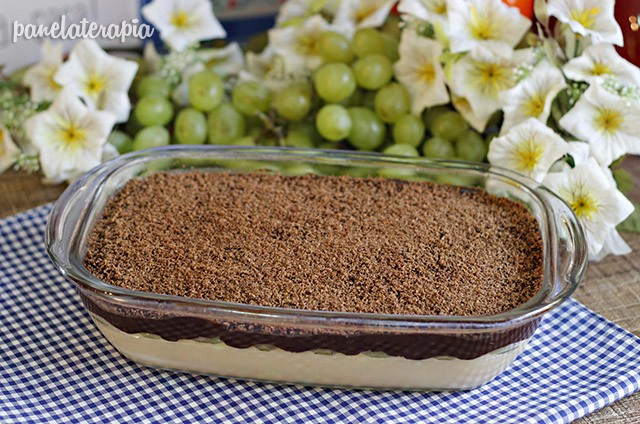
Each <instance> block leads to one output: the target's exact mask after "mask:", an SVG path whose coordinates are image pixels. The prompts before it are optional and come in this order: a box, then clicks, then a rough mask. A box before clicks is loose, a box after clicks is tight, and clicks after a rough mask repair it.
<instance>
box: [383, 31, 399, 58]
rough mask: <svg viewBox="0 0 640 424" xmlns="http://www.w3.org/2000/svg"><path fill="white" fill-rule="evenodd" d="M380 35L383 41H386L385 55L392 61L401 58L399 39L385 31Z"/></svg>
mask: <svg viewBox="0 0 640 424" xmlns="http://www.w3.org/2000/svg"><path fill="white" fill-rule="evenodd" d="M380 35H381V36H382V42H383V43H384V45H383V47H384V55H385V56H387V58H389V60H390V61H391V62H392V63H395V62H397V61H398V60H399V59H400V52H399V50H398V44H399V43H398V39H397V38H395V37H393V36H391V35H389V34H387V33H384V32H383V33H382V34H380Z"/></svg>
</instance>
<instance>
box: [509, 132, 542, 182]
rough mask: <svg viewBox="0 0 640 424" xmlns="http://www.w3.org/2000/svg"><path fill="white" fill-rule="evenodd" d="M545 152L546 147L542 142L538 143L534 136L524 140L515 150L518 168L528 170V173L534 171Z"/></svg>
mask: <svg viewBox="0 0 640 424" xmlns="http://www.w3.org/2000/svg"><path fill="white" fill-rule="evenodd" d="M543 153H544V147H543V145H542V143H536V141H535V140H534V139H532V138H531V139H528V140H524V141H523V142H522V143H520V145H519V146H518V147H517V148H516V149H515V151H514V155H515V162H516V166H517V168H518V170H520V171H526V172H527V173H530V172H532V171H533V170H534V169H535V168H536V165H538V162H540V158H541V157H542V155H543Z"/></svg>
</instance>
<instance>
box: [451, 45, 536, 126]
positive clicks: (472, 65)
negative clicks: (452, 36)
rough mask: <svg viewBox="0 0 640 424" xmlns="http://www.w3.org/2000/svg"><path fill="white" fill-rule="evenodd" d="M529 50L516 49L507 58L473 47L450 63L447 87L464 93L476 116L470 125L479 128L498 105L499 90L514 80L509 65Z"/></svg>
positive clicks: (520, 59) (516, 62) (527, 53)
mask: <svg viewBox="0 0 640 424" xmlns="http://www.w3.org/2000/svg"><path fill="white" fill-rule="evenodd" d="M530 54H531V52H530V50H528V49H527V50H520V51H518V52H517V53H515V54H513V55H509V57H508V58H505V57H502V56H497V55H493V54H489V53H487V52H486V51H484V50H481V49H480V50H473V51H471V53H470V54H467V55H465V56H464V57H462V58H461V59H459V60H458V61H456V62H455V63H454V64H453V65H452V66H451V72H449V73H448V75H450V78H449V81H448V82H449V88H450V89H451V92H452V93H453V95H454V96H456V97H464V98H466V100H467V102H469V107H470V109H471V110H472V111H473V114H474V115H475V116H476V117H477V119H476V120H474V121H476V122H474V124H478V125H474V124H472V126H473V127H474V128H475V129H476V130H478V131H480V132H483V131H484V130H485V127H486V125H487V122H488V121H489V119H490V118H491V115H493V113H494V112H496V111H497V110H499V109H500V108H501V102H500V93H501V92H502V91H504V90H507V89H509V88H511V87H513V85H514V84H515V81H514V73H513V69H514V67H515V66H517V65H518V64H519V63H520V62H521V61H522V60H524V58H525V57H526V56H528V55H530Z"/></svg>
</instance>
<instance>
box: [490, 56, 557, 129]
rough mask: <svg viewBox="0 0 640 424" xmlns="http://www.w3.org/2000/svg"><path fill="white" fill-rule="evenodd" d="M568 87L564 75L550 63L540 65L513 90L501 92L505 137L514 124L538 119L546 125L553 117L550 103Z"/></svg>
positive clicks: (543, 62) (545, 62) (544, 62)
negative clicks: (550, 116) (551, 116)
mask: <svg viewBox="0 0 640 424" xmlns="http://www.w3.org/2000/svg"><path fill="white" fill-rule="evenodd" d="M566 87H567V82H566V81H565V79H564V76H563V75H562V72H560V70H559V69H558V68H556V67H555V66H553V65H551V64H550V63H549V62H548V61H546V60H544V61H542V62H540V63H539V64H538V65H537V66H536V67H535V68H534V69H533V71H532V72H531V74H530V75H529V76H528V77H526V78H525V79H524V80H522V81H521V82H520V83H519V84H518V85H516V86H515V87H514V88H512V89H510V90H507V91H504V92H502V94H501V96H500V98H501V100H502V104H503V107H502V109H503V110H504V123H503V124H502V129H501V133H502V134H504V133H506V132H507V131H509V129H511V127H513V126H514V125H517V124H519V123H520V122H523V121H525V120H527V119H528V118H536V119H538V120H539V121H540V122H542V123H546V122H547V119H549V115H550V114H551V103H552V102H553V99H555V97H556V96H557V95H558V93H559V92H560V91H562V90H564V89H565V88H566Z"/></svg>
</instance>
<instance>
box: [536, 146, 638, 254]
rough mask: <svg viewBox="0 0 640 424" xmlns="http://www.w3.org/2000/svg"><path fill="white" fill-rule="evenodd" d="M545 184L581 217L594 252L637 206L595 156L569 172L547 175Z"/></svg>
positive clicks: (601, 246)
mask: <svg viewBox="0 0 640 424" xmlns="http://www.w3.org/2000/svg"><path fill="white" fill-rule="evenodd" d="M544 184H545V185H546V186H547V187H549V188H550V189H551V190H553V191H554V192H555V193H556V194H558V195H559V196H560V197H561V198H563V199H564V200H565V201H566V202H567V203H568V204H569V206H571V208H572V209H573V211H574V212H575V213H576V215H577V216H578V219H580V222H581V223H582V224H583V227H584V229H585V233H586V239H587V244H588V246H589V254H590V255H596V254H598V252H600V251H601V249H602V248H603V246H604V244H605V241H606V239H607V237H608V236H609V235H610V233H611V231H612V230H615V227H616V225H618V224H619V223H620V222H622V221H624V220H625V219H626V218H627V217H628V216H629V215H630V214H631V213H632V212H633V209H634V208H633V204H632V203H631V202H630V201H629V200H628V199H627V198H626V197H624V195H623V194H622V193H621V192H620V191H618V189H617V188H616V186H615V185H614V184H613V183H612V182H611V180H610V179H609V178H608V177H607V175H606V174H605V172H604V171H603V169H602V168H601V167H600V165H599V164H598V162H596V160H595V159H594V158H589V159H588V160H587V161H586V162H583V163H581V164H579V165H576V167H575V168H573V169H571V170H569V171H566V172H557V173H552V174H547V176H546V178H545V179H544Z"/></svg>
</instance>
